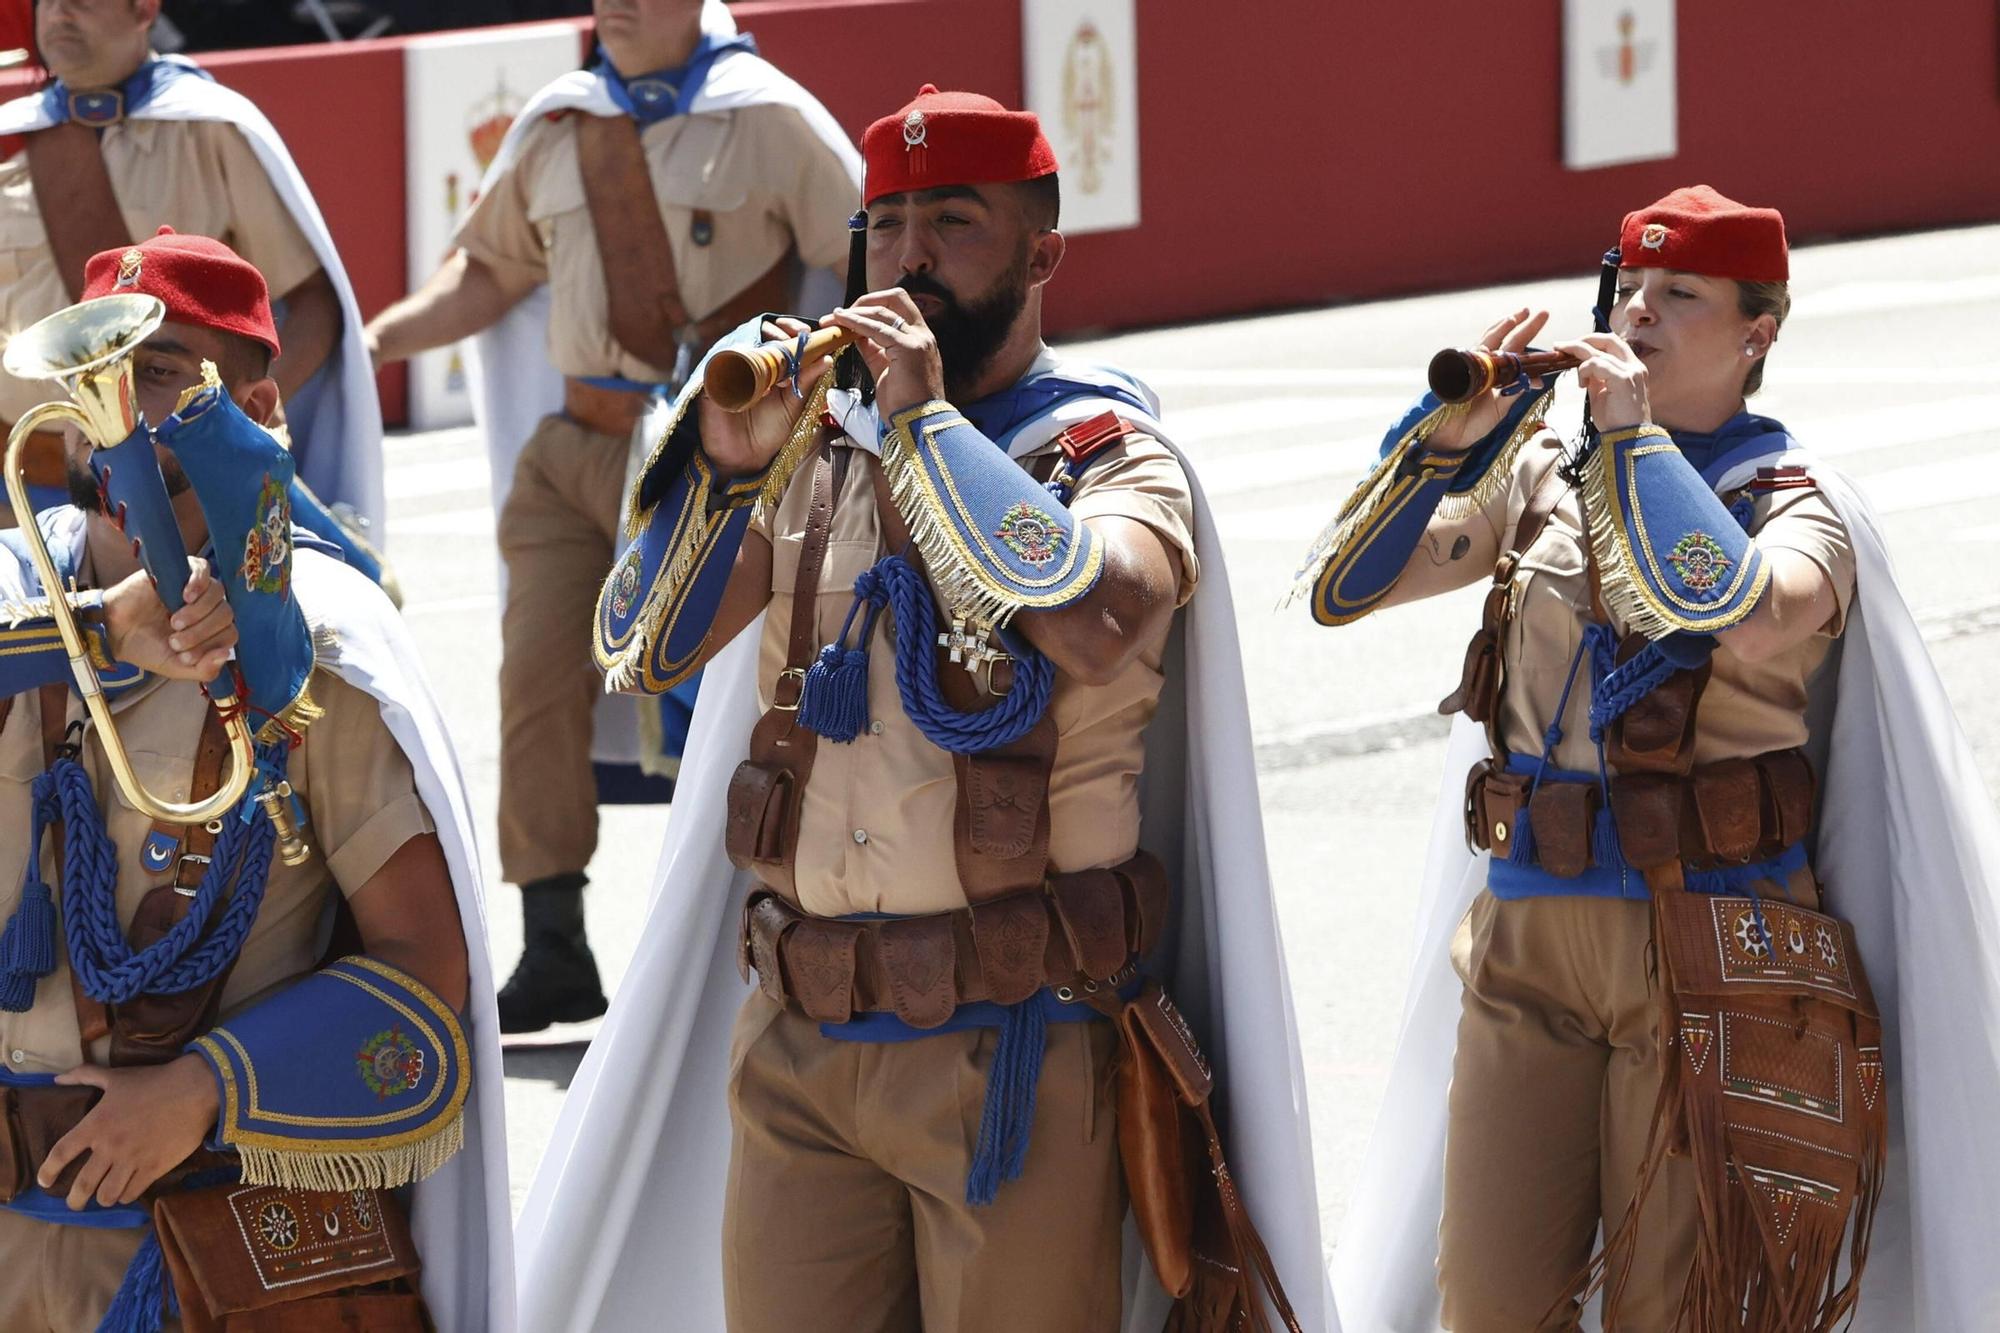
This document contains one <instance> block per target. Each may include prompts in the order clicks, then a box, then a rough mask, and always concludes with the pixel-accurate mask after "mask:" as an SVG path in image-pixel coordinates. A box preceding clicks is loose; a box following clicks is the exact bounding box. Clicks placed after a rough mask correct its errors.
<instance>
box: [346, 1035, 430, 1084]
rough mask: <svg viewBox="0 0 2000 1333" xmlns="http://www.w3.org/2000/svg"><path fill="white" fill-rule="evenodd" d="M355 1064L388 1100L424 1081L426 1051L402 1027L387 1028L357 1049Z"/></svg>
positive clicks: (368, 1081) (356, 1070)
mask: <svg viewBox="0 0 2000 1333" xmlns="http://www.w3.org/2000/svg"><path fill="white" fill-rule="evenodd" d="M354 1068H355V1072H356V1073H358V1074H360V1075H361V1081H362V1082H363V1083H366V1084H367V1085H368V1090H369V1091H370V1092H372V1093H374V1094H375V1096H376V1098H377V1099H378V1100H383V1101H386V1100H387V1099H389V1098H391V1097H396V1096H400V1095H401V1094H403V1093H405V1092H409V1091H410V1090H411V1089H413V1088H415V1087H416V1086H417V1084H419V1083H421V1082H423V1078H424V1053H423V1050H422V1048H421V1047H419V1046H418V1045H417V1044H416V1043H415V1042H414V1041H411V1040H410V1038H409V1037H408V1036H407V1035H406V1034H405V1033H404V1032H403V1030H402V1029H401V1028H387V1029H385V1030H383V1031H381V1032H378V1033H376V1034H375V1035H374V1036H372V1037H370V1038H369V1039H368V1040H367V1042H366V1043H365V1044H364V1045H363V1046H362V1047H361V1049H360V1050H359V1051H357V1052H356V1053H355V1056H354Z"/></svg>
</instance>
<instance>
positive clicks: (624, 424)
mask: <svg viewBox="0 0 2000 1333" xmlns="http://www.w3.org/2000/svg"><path fill="white" fill-rule="evenodd" d="M652 401H653V396H652V395H651V394H649V393H645V392H643V391H641V390H638V389H612V388H607V387H606V386H604V385H602V384H592V383H591V382H590V381H588V380H581V379H578V378H576V377H575V376H573V375H572V376H569V377H567V378H565V379H564V380H563V415H564V416H566V417H568V418H569V419H570V420H571V421H574V422H575V423H576V424H577V425H579V426H584V427H588V428H589V429H591V430H594V431H597V432H598V433H599V434H601V435H614V436H616V437H618V438H619V439H621V440H622V439H624V438H625V437H626V436H627V435H630V434H631V433H632V427H634V426H636V425H638V424H639V418H640V417H642V416H644V415H645V414H646V408H647V407H648V406H649V405H650V404H651V403H652Z"/></svg>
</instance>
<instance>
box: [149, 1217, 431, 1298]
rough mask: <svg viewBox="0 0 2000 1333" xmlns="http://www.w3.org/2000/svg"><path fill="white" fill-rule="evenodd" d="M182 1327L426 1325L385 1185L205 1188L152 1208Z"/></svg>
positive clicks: (411, 1253) (411, 1248)
mask: <svg viewBox="0 0 2000 1333" xmlns="http://www.w3.org/2000/svg"><path fill="white" fill-rule="evenodd" d="M153 1225H154V1227H155V1228H156V1229H157V1231H158V1232H159V1237H160V1251H161V1253H162V1255H163V1256H164V1257H165V1259H166V1263H167V1272H168V1274H169V1275H170V1276H171V1277H172V1279H173V1284H174V1293H175V1295H176V1296H178V1297H179V1299H180V1307H181V1323H182V1326H183V1327H184V1328H185V1329H186V1330H187V1333H335V1330H342V1331H345V1330H353V1329H369V1330H380V1331H381V1333H425V1331H426V1330H428V1329H429V1328H430V1327H431V1324H430V1320H429V1318H428V1316H427V1314H426V1312H425V1310H424V1303H423V1298H422V1296H420V1295H419V1294H418V1293H417V1289H416V1279H417V1275H418V1273H419V1271H420V1270H421V1265H420V1264H419V1263H418V1261H417V1249H416V1245H415V1243H414V1242H413V1241H412V1240H411V1238H410V1224H409V1221H408V1219H407V1218H405V1217H404V1215H403V1209H402V1205H401V1204H399V1203H398V1202H397V1201H396V1198H395V1196H394V1195H392V1194H390V1193H389V1192H388V1191H386V1190H373V1189H362V1190H338V1191H330V1190H303V1189H290V1188H287V1187H284V1186H277V1185H240V1184H239V1185H215V1186H211V1187H209V1188H207V1189H198V1190H188V1191H185V1192H183V1193H179V1194H168V1195H163V1196H162V1197H161V1198H159V1199H158V1200H157V1201H155V1202H154V1204H153Z"/></svg>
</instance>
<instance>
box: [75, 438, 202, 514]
mask: <svg viewBox="0 0 2000 1333" xmlns="http://www.w3.org/2000/svg"><path fill="white" fill-rule="evenodd" d="M154 457H155V458H157V459H159V463H160V477H161V478H162V479H163V480H164V481H165V482H166V483H167V498H168V499H169V500H171V499H173V498H174V497H175V496H177V495H179V494H180V493H181V492H183V491H185V490H188V489H189V488H190V487H191V486H192V485H193V483H192V482H190V481H189V480H188V476H187V473H186V472H185V471H183V470H182V468H181V464H180V460H179V459H177V458H175V457H174V456H173V455H171V454H167V455H165V456H162V455H160V454H158V453H155V454H154ZM63 474H64V476H65V477H66V478H67V479H68V481H69V502H70V503H71V504H73V505H75V506H76V507H77V508H78V509H81V510H83V512H85V513H86V514H101V513H103V512H104V493H103V492H102V491H101V490H99V489H98V485H97V474H96V473H95V472H92V471H91V470H90V464H88V463H86V462H84V461H83V460H82V459H81V458H78V457H77V456H76V455H75V454H69V455H66V456H65V457H64V459H63Z"/></svg>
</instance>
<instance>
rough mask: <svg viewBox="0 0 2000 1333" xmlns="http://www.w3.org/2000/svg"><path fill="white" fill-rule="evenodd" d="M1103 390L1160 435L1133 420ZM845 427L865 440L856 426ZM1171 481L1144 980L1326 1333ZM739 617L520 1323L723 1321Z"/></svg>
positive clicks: (1251, 894)
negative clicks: (1169, 1013) (1196, 1057)
mask: <svg viewBox="0 0 2000 1333" xmlns="http://www.w3.org/2000/svg"><path fill="white" fill-rule="evenodd" d="M1060 369H1061V370H1062V372H1063V373H1064V374H1066V375H1070V376H1072V377H1076V376H1077V375H1078V374H1079V373H1080V368H1078V367H1061V368H1060ZM1083 373H1089V374H1093V375H1097V376H1098V377H1099V379H1100V381H1102V380H1103V378H1104V377H1103V375H1102V373H1101V372H1096V371H1089V372H1083ZM1126 383H1128V384H1129V381H1127V382H1126ZM1138 391H1139V392H1140V393H1141V394H1142V396H1143V397H1144V398H1145V400H1146V401H1149V402H1151V401H1154V400H1153V399H1152V396H1151V394H1150V392H1148V391H1146V390H1144V389H1143V388H1140V389H1139V390H1138ZM1107 405H1108V404H1106V403H1105V402H1104V401H1103V400H1101V399H1094V398H1084V399H1078V400H1072V401H1071V402H1070V403H1068V404H1065V405H1064V407H1062V408H1060V409H1058V410H1057V411H1056V412H1054V413H1052V414H1050V415H1049V416H1047V417H1044V418H1042V419H1040V420H1038V421H1037V422H1034V423H1031V424H1030V425H1028V426H1026V427H1024V428H1022V430H1021V431H1020V432H1018V433H1017V434H1016V435H1015V436H1014V437H1013V439H1012V440H1011V441H1010V442H1009V443H1010V453H1011V454H1012V455H1013V456H1015V457H1017V458H1018V457H1020V456H1022V455H1024V454H1026V453H1028V452H1031V451H1032V450H1033V448H1035V447H1036V446H1037V445H1039V444H1042V443H1045V442H1047V441H1048V440H1049V439H1051V438H1053V437H1054V435H1055V434H1056V433H1057V431H1059V430H1060V429H1062V427H1063V426H1065V425H1068V424H1071V423H1072V422H1074V421H1080V420H1083V419H1085V418H1087V417H1090V416H1094V415H1096V414H1097V413H1098V412H1101V411H1103V410H1104V408H1105V407H1106V406H1107ZM1117 406H1118V410H1119V411H1120V413H1121V414H1123V415H1126V416H1128V417H1132V418H1134V419H1136V420H1137V422H1138V424H1139V425H1140V426H1142V427H1143V428H1145V429H1146V430H1148V431H1149V432H1151V433H1154V434H1156V435H1159V437H1160V438H1162V439H1165V435H1164V430H1163V428H1162V427H1160V426H1159V424H1158V423H1157V421H1154V420H1151V419H1149V418H1147V417H1145V416H1142V415H1140V414H1137V413H1134V412H1132V411H1131V409H1130V408H1129V407H1127V406H1125V405H1122V404H1119V405H1117ZM871 419H872V418H871ZM850 429H855V428H853V427H850ZM851 438H854V439H855V441H856V443H858V444H862V445H864V446H866V447H871V448H872V446H873V445H874V443H875V436H874V433H873V430H872V427H865V426H864V428H861V429H856V430H855V434H854V435H853V436H851ZM1183 461H1184V462H1185V460H1183ZM1189 481H1190V483H1191V484H1192V485H1193V487H1194V504H1195V546H1196V557H1197V559H1198V560H1199V561H1200V563H1201V581H1200V586H1199V589H1198V591H1197V593H1196V595H1195V598H1194V600H1193V601H1192V602H1191V603H1190V604H1189V606H1188V607H1187V608H1186V610H1185V612H1184V613H1183V614H1182V615H1181V616H1180V617H1179V619H1178V622H1177V624H1176V626H1175V629H1174V633H1173V637H1172V639H1171V641H1170V643H1169V646H1168V651H1167V657H1166V664H1165V667H1164V670H1165V672H1166V676H1167V685H1166V690H1165V693H1164V694H1163V695H1162V696H1161V700H1160V708H1159V712H1158V714H1157V715H1156V716H1155V718H1154V720H1153V723H1152V725H1151V727H1150V728H1149V729H1148V731H1147V735H1146V766H1145V770H1144V775H1143V777H1142V779H1141V802H1142V829H1143V832H1142V837H1141V841H1142V843H1143V844H1144V845H1145V846H1146V847H1147V848H1149V849H1150V850H1152V851H1153V852H1154V853H1155V854H1157V855H1158V856H1160V857H1161V859H1162V861H1163V862H1164V863H1165V865H1166V867H1167V870H1168V873H1169V875H1170V876H1171V878H1172V882H1173V883H1174V884H1175V885H1176V886H1177V896H1176V900H1175V901H1176V916H1175V923H1174V930H1175V935H1174V944H1173V946H1172V948H1171V950H1170V953H1169V959H1168V961H1169V964H1170V966H1171V969H1172V974H1171V975H1170V976H1169V977H1167V978H1165V980H1166V982H1167V984H1168V986H1169V988H1170V989H1171V990H1172V991H1173V994H1174V997H1175V999H1176V1000H1177V1001H1178V1002H1179V1004H1180V1006H1181V1008H1182V1009H1183V1010H1184V1011H1186V1013H1187V1015H1188V1017H1189V1019H1190V1021H1191V1022H1192V1023H1193V1024H1194V1026H1195V1028H1196V1030H1197V1031H1198V1032H1200V1033H1202V1034H1204V1036H1205V1038H1206V1040H1207V1042H1208V1046H1209V1055H1210V1057H1211V1059H1212V1060H1213V1062H1214V1064H1215V1067H1216V1069H1217V1072H1218V1074H1219V1076H1220V1078H1221V1081H1222V1089H1221V1094H1220V1105H1219V1108H1218V1116H1219V1118H1221V1119H1222V1120H1223V1121H1224V1122H1225V1123H1226V1124H1227V1126H1228V1127H1229V1132H1228V1138H1229V1145H1228V1146H1229V1157H1230V1165H1231V1168H1232V1170H1233V1171H1234V1172H1235V1175H1236V1179H1237V1182H1238V1184H1239V1186H1240V1187H1241V1188H1242V1191H1243V1194H1244V1198H1245V1199H1246V1201H1247V1202H1248V1203H1249V1206H1250V1208H1251V1211H1252V1213H1253V1215H1254V1216H1255V1218H1256V1220H1257V1224H1258V1227H1259V1229H1260V1230H1261V1231H1262V1233H1263V1235H1264V1237H1265V1239H1266V1240H1267V1241H1268V1242H1269V1243H1270V1247H1271V1252H1272V1256H1273V1258H1274V1259H1275V1260H1276V1263H1277V1267H1278V1272H1279V1274H1280V1276H1281V1278H1282V1280H1283V1281H1284V1283H1285V1285H1286V1288H1287V1290H1288V1292H1289V1294H1290V1296H1291V1298H1292V1301H1293V1303H1294V1305H1295V1306H1296V1307H1297V1309H1298V1312H1299V1316H1300V1319H1301V1320H1302V1322H1303V1324H1304V1327H1305V1328H1306V1329H1308V1330H1313V1331H1315V1333H1338V1330H1339V1328H1340V1324H1339V1320H1338V1319H1337V1318H1336V1316H1335V1315H1334V1312H1333V1305H1332V1299H1331V1296H1330V1294H1329V1292H1328V1290H1327V1287H1326V1280H1325V1270H1324V1267H1323V1262H1322V1258H1321V1253H1322V1252H1321V1249H1320V1241H1319V1211H1318V1205H1317V1202H1316V1198H1315V1193H1314V1187H1313V1168H1312V1148H1311V1142H1310V1129H1309V1126H1308V1123H1307V1119H1306V1090H1305V1082H1304V1075H1303V1073H1302V1071H1301V1067H1300V1061H1299V1046H1298V1033H1297V1028H1296V1025H1295V1023H1294V1021H1293V1016H1292V1005H1291V989H1290V986H1289V985H1288V984H1287V981H1286V977H1285V960H1284V952H1283V949H1282V947H1281V944H1280V940H1279V934H1278V923H1277V918H1276V914H1275V910H1274V904H1273V902H1272V897H1271V887H1270V872H1269V868H1268V866H1267V863H1266V858H1265V849H1264V838H1263V821H1262V815H1261V813H1260V810H1259V806H1258V798H1257V773H1256V766H1255V762H1254V756H1253V753H1252V749H1251V744H1250V723H1249V710H1248V704H1247V699H1246V696H1245V693H1244V685H1243V665H1242V659H1241V656H1240V653H1239V649H1238V647H1237V642H1236V620H1235V611H1234V607H1233V605H1232V602H1231V599H1230V592H1229V581H1228V574H1227V571H1226V569H1225V567H1224V563H1223V555H1222V550H1221V548H1220V546H1219V545H1218V543H1217V540H1216V536H1215V522H1214V518H1213V515H1212V514H1211V513H1210V511H1209V508H1208V503H1207V500H1206V499H1205V498H1204V497H1203V495H1202V493H1201V489H1200V483H1199V481H1198V480H1196V478H1195V477H1194V474H1193V470H1192V468H1190V469H1189ZM761 633H762V621H761V618H760V619H759V620H758V621H757V622H755V623H753V624H752V625H751V626H750V628H748V629H747V630H745V631H744V632H743V633H741V634H739V635H738V636H737V637H736V639H735V640H734V641H733V642H731V643H730V644H729V646H728V647H727V648H725V649H724V650H723V651H722V653H721V654H720V655H718V656H717V657H716V659H715V660H714V661H713V662H712V663H710V665H709V667H708V671H707V675H706V676H705V677H704V684H703V687H702V695H701V707H700V708H698V709H697V710H696V711H695V718H694V726H693V729H692V732H691V734H690V735H689V738H688V746H687V751H686V755H685V757H684V759H683V761H682V767H681V778H680V785H679V793H680V795H679V799H677V800H676V801H675V803H674V813H673V818H672V820H671V821H670V823H669V824H668V827H667V837H666V844H665V846H664V848H663V849H662V851H661V856H660V867H659V870H658V872H657V874H656V876H655V888H654V897H653V904H652V908H651V911H650V912H649V914H648V917H647V920H646V925H645V929H644V933H643V935H642V937H641V940H640V944H639V949H638V953H637V955H636V956H635V957H634V959H633V962H632V969H631V971H629V972H627V973H626V975H625V979H624V981H623V982H621V983H620V985H619V988H618V994H617V996H616V997H615V999H614V1001H613V1003H612V1006H611V1013H610V1015H609V1016H608V1017H607V1018H606V1019H605V1022H604V1027H603V1029H602V1031H601V1032H600V1033H599V1035H598V1038H597V1040H596V1041H594V1042H593V1043H592V1044H591V1047H590V1051H589V1053H588V1054H587V1055H585V1057H584V1060H583V1065H582V1067H581V1068H580V1069H579V1070H578V1071H577V1075H576V1079H575V1081H574V1082H573V1083H572V1084H571V1085H570V1090H569V1095H568V1097H567V1098H565V1099H564V1102H563V1108H562V1114H561V1116H560V1118H559V1119H558V1120H557V1123H556V1131H555V1136H554V1139H553V1141H552V1142H551V1143H550V1145H549V1149H548V1153H547V1155H546V1156H545V1157H544V1158H543V1159H542V1167H541V1170H540V1172H539V1173H538V1174H537V1175H536V1177H535V1181H534V1184H533V1186H532V1187H531V1189H530V1190H529V1193H528V1202H527V1205H526V1207H525V1208H524V1210H523V1211H522V1215H521V1221H520V1228H519V1241H520V1250H521V1283H522V1285H521V1299H522V1318H523V1322H524V1324H525V1326H526V1327H529V1328H534V1329H538V1330H547V1331H548V1333H555V1331H556V1330H601V1331H602V1333H619V1331H622V1330H641V1329H653V1328H657V1327H659V1321H660V1317H661V1316H660V1312H661V1311H663V1310H671V1311H673V1317H674V1323H675V1326H676V1327H683V1328H688V1329H721V1328H722V1327H723V1308H722V1284H721V1273H720V1257H721V1234H722V1201H723V1193H724V1183H725V1181H724V1177H725V1173H726V1170H727V1167H728V1163H729V1144H730V1130H729V1114H728V1104H727V1097H726V1086H727V1081H728V1074H729V1068H728V1056H729V1034H730V1028H731V1024H732V1023H733V1021H734V1019H735V1017H736V1011H737V1010H738V1009H739V1008H740V1007H741V1006H742V1003H743V1000H744V997H745V996H746V995H747V994H748V988H747V987H746V986H745V985H744V984H743V983H742V982H741V981H740V980H738V979H737V975H736V963H735V937H736V927H737V919H738V913H739V909H740V907H741V904H742V895H743V892H744V888H745V884H746V877H744V876H742V875H739V874H738V873H737V872H736V870H735V869H734V868H733V867H732V866H731V865H730V864H729V861H728V859H727V857H726V856H724V854H723V850H722V828H723V817H724V800H723V794H724V791H725V789H726V788H727V785H728V782H729V775H730V773H731V772H732V771H733V770H734V769H735V767H736V765H737V763H738V762H739V761H740V760H741V759H742V758H743V756H744V754H745V753H747V748H748V743H749V734H750V728H751V725H752V724H753V723H754V722H755V721H756V718H757V705H756V698H755V690H754V672H755V671H756V666H757V644H758V642H759V638H760V635H761ZM1125 1270H1126V1271H1125V1278H1126V1282H1125V1286H1126V1292H1127V1301H1126V1320H1125V1328H1126V1330H1127V1331H1128V1333H1157V1330H1158V1329H1159V1328H1160V1326H1161V1323H1162V1321H1163V1320H1164V1318H1165V1313H1166V1298H1165V1295H1164V1293H1162V1292H1161V1291H1160V1289H1159V1285H1158V1283H1157V1282H1156V1281H1155V1280H1154V1279H1153V1278H1152V1276H1151V1274H1150V1272H1149V1271H1147V1268H1146V1265H1145V1260H1144V1257H1143V1254H1142V1253H1141V1250H1140V1247H1139V1245H1138V1243H1137V1242H1136V1240H1135V1239H1134V1238H1133V1236H1132V1233H1131V1229H1130V1226H1129V1224H1128V1227H1127V1234H1126V1245H1125Z"/></svg>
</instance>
